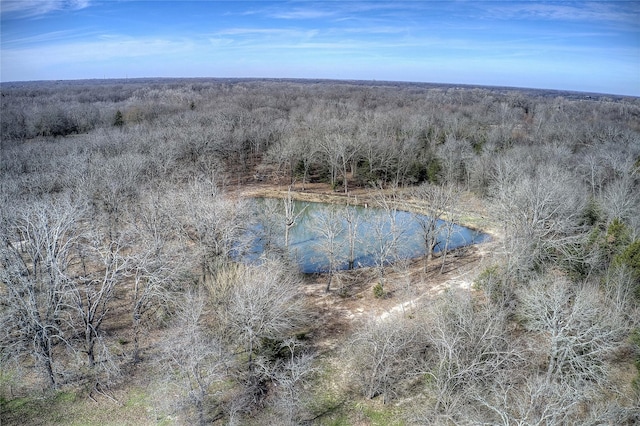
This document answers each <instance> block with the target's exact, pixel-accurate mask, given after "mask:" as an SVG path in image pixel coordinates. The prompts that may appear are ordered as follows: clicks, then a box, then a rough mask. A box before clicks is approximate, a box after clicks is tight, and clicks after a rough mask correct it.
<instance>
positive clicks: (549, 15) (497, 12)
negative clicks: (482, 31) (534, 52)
mask: <svg viewBox="0 0 640 426" xmlns="http://www.w3.org/2000/svg"><path fill="white" fill-rule="evenodd" d="M488 12H489V13H490V15H491V17H492V18H494V19H506V20H509V19H522V18H527V19H528V18H531V19H538V20H540V19H542V20H546V21H585V22H612V23H635V24H636V25H637V22H638V17H639V16H640V7H639V4H638V3H637V2H619V1H618V2H611V3H605V2H580V3H537V2H510V3H498V5H496V6H492V7H489V9H488Z"/></svg>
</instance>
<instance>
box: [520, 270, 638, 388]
mask: <svg viewBox="0 0 640 426" xmlns="http://www.w3.org/2000/svg"><path fill="white" fill-rule="evenodd" d="M520 300H521V308H520V312H519V314H520V316H521V317H522V318H523V319H524V320H525V325H526V327H527V329H529V330H531V331H535V332H539V333H540V337H541V338H544V340H545V344H544V345H538V346H537V348H538V349H539V350H540V351H542V354H544V356H546V357H547V359H548V362H547V365H546V372H545V373H544V375H543V377H544V378H545V381H546V382H547V383H568V384H572V385H574V386H575V385H576V384H580V383H584V382H591V383H594V384H603V383H604V381H605V380H606V377H607V364H606V363H605V362H604V359H606V357H607V356H609V355H610V354H612V353H613V352H614V351H615V350H616V349H617V348H619V347H620V345H621V344H622V343H623V341H624V339H625V338H626V337H627V336H628V333H629V330H630V326H631V324H630V323H629V322H628V320H627V319H625V318H624V317H623V316H621V312H620V311H619V310H618V309H615V304H613V305H612V303H611V301H610V300H609V299H608V298H606V297H604V296H603V295H602V294H601V292H600V290H599V289H598V288H597V287H596V286H595V285H593V284H590V283H585V284H581V285H575V284H572V283H570V282H569V281H568V280H567V279H565V278H563V277H558V276H553V275H547V276H544V277H541V278H539V279H537V280H535V281H533V282H532V283H531V284H530V285H529V286H528V287H526V288H523V289H522V292H521V294H520Z"/></svg>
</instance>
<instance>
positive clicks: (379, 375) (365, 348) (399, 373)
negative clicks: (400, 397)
mask: <svg viewBox="0 0 640 426" xmlns="http://www.w3.org/2000/svg"><path fill="white" fill-rule="evenodd" d="M424 344H425V341H424V334H423V333H422V332H421V324H420V323H418V322H417V320H412V319H408V318H405V317H402V318H393V320H391V319H390V318H387V319H384V320H378V319H370V320H369V321H367V323H366V324H364V325H363V326H362V327H360V328H359V329H358V330H356V332H355V333H354V335H353V336H352V337H351V339H350V340H349V342H348V343H347V345H345V352H346V357H347V360H348V363H349V369H350V371H351V374H352V376H353V377H352V379H353V380H354V382H355V384H356V386H357V387H358V389H359V391H360V392H361V393H362V395H364V396H365V397H367V398H374V397H376V396H378V395H382V399H383V402H387V401H389V400H391V399H393V398H394V397H395V396H397V392H398V389H399V387H401V385H402V383H403V382H404V381H406V380H408V379H409V378H411V377H414V376H415V375H416V374H417V372H418V370H419V364H420V358H421V354H420V352H421V350H422V348H423V347H424V346H423V345H424Z"/></svg>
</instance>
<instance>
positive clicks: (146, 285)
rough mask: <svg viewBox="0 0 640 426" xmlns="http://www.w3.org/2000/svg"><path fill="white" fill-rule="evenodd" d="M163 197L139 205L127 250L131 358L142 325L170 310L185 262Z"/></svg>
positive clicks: (136, 356)
mask: <svg viewBox="0 0 640 426" xmlns="http://www.w3.org/2000/svg"><path fill="white" fill-rule="evenodd" d="M163 202H164V200H161V199H159V198H155V197H152V199H151V200H149V202H148V203H146V204H144V205H143V206H142V209H141V211H140V215H139V221H138V227H137V232H136V233H135V244H136V249H135V252H134V253H132V254H131V256H130V257H131V266H130V267H129V268H128V271H127V273H128V276H129V277H131V278H132V279H133V289H132V291H131V293H130V294H131V317H132V324H133V360H134V362H139V361H140V337H141V333H142V329H143V327H144V325H145V324H146V323H148V322H150V321H152V320H153V318H154V317H155V316H162V314H163V313H166V312H167V311H170V310H171V305H172V300H173V299H174V297H173V294H172V293H173V290H175V288H176V287H177V281H178V276H179V274H180V272H181V271H183V270H184V269H183V268H184V265H188V262H186V260H185V259H184V254H183V250H181V249H180V244H182V243H183V241H182V239H181V238H180V232H179V230H178V229H175V226H174V221H173V220H172V218H171V217H170V213H169V211H168V210H167V209H166V208H165V206H164V205H163Z"/></svg>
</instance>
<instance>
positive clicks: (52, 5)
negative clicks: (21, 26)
mask: <svg viewBox="0 0 640 426" xmlns="http://www.w3.org/2000/svg"><path fill="white" fill-rule="evenodd" d="M90 5H91V1H90V0H3V1H2V2H0V12H1V13H2V15H15V17H18V18H31V17H38V16H42V15H46V14H48V13H51V12H54V11H57V10H80V9H85V8H87V7H89V6H90Z"/></svg>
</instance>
